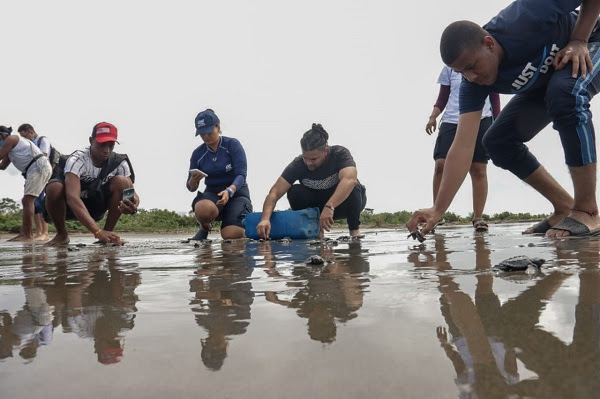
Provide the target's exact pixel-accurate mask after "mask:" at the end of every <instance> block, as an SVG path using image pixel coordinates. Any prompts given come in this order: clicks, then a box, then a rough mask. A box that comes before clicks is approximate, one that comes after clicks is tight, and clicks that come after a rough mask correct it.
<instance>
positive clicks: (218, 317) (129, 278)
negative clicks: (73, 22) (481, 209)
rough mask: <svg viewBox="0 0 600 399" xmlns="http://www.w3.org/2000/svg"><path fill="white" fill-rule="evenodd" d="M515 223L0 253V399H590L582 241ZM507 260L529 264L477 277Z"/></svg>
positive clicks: (590, 286) (590, 325)
mask: <svg viewBox="0 0 600 399" xmlns="http://www.w3.org/2000/svg"><path fill="white" fill-rule="evenodd" d="M527 226H528V225H527V224H506V225H492V226H491V227H490V232H489V233H475V232H473V229H472V228H471V227H469V226H448V227H441V228H438V229H437V234H436V235H434V236H428V238H427V240H426V241H425V242H424V243H423V244H422V245H419V243H418V242H416V241H413V240H412V239H411V240H409V239H407V238H406V235H407V233H406V232H405V231H404V230H393V229H381V230H376V229H371V230H365V231H364V233H365V237H364V238H363V239H362V240H361V241H344V240H338V241H337V245H334V244H332V243H330V244H317V245H314V244H311V243H310V242H309V241H306V240H296V241H292V242H289V243H286V242H278V241H270V242H256V241H251V240H238V241H233V242H224V241H222V240H220V239H218V240H217V239H216V240H214V241H212V242H211V243H202V244H199V245H197V246H196V245H194V242H193V241H192V242H189V243H186V242H183V241H184V240H183V239H184V238H186V237H188V236H189V235H187V236H182V235H167V236H155V235H147V236H146V235H124V236H125V239H126V240H127V241H128V243H127V244H126V245H125V246H123V247H107V246H101V245H97V244H93V238H92V237H89V236H79V237H78V236H75V237H73V239H72V242H71V244H70V245H69V247H68V248H62V249H55V248H45V247H43V246H42V245H40V244H35V245H34V244H15V243H10V242H7V241H6V240H2V241H0V386H1V387H2V388H1V390H2V394H1V397H2V398H11V399H14V398H31V397H45V398H55V397H56V398H83V397H85V398H104V397H113V398H121V397H131V398H164V397H172V398H302V399H306V398H345V399H347V398H365V397H372V398H463V397H470V398H505V397H511V398H520V397H531V398H592V397H597V395H598V392H600V272H599V270H600V269H599V264H600V255H599V252H600V251H599V250H600V240H599V239H597V238H594V239H582V238H573V239H562V240H549V239H545V238H543V237H540V236H523V235H521V233H520V232H521V231H522V230H523V229H524V228H526V227H527ZM329 236H330V237H331V238H334V239H335V238H336V237H337V234H330V235H329ZM312 255H320V256H322V257H323V258H324V259H325V260H326V261H327V263H326V264H325V265H322V266H319V265H316V266H314V265H306V264H305V260H306V259H307V258H309V257H310V256H312ZM516 255H527V256H529V257H541V258H544V259H545V260H546V263H545V264H544V266H543V267H542V269H541V271H540V272H539V273H533V274H528V273H527V272H512V273H504V272H497V271H494V270H493V269H492V266H493V265H495V264H497V263H499V262H500V261H502V260H504V259H507V258H510V257H512V256H516Z"/></svg>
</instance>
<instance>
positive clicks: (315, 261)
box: [304, 255, 325, 265]
mask: <svg viewBox="0 0 600 399" xmlns="http://www.w3.org/2000/svg"><path fill="white" fill-rule="evenodd" d="M304 263H306V264H307V265H324V264H325V259H323V258H322V257H320V256H319V255H313V256H311V257H310V258H308V259H306V261H305V262H304Z"/></svg>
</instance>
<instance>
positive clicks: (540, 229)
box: [521, 219, 552, 234]
mask: <svg viewBox="0 0 600 399" xmlns="http://www.w3.org/2000/svg"><path fill="white" fill-rule="evenodd" d="M531 228H532V230H531V233H526V232H523V233H521V234H545V233H546V232H547V231H548V230H550V229H551V228H552V226H550V221H548V219H544V220H542V221H541V222H539V223H536V224H534V225H533V226H531Z"/></svg>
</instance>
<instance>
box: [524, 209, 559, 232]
mask: <svg viewBox="0 0 600 399" xmlns="http://www.w3.org/2000/svg"><path fill="white" fill-rule="evenodd" d="M568 215H569V211H566V212H558V211H555V212H554V213H553V214H552V215H550V216H548V217H547V218H546V219H547V220H548V223H550V226H554V225H555V224H556V223H558V222H560V221H561V220H562V219H563V218H565V217H567V216H568ZM536 224H537V223H536ZM534 226H535V225H534ZM522 234H534V231H533V226H530V227H528V228H527V229H526V230H524V231H523V233H522ZM546 234H547V232H546Z"/></svg>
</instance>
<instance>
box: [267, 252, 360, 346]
mask: <svg viewBox="0 0 600 399" xmlns="http://www.w3.org/2000/svg"><path fill="white" fill-rule="evenodd" d="M272 245H273V244H272V243H270V242H265V243H262V244H261V245H260V249H259V250H260V252H261V253H262V254H263V255H264V256H265V258H266V259H269V261H267V264H266V267H268V268H269V271H268V273H269V276H271V277H280V276H281V275H280V274H279V273H278V271H277V269H276V264H275V262H273V261H272V258H273V255H272ZM297 248H298V249H299V250H300V251H301V252H302V250H305V253H306V255H305V256H306V257H308V256H310V252H309V251H308V250H307V249H306V247H303V246H297ZM367 252H368V251H367V250H364V251H363V250H362V248H361V243H360V242H358V241H357V242H350V243H348V248H347V249H339V250H337V251H335V255H337V256H338V257H337V258H336V257H335V256H334V251H333V249H332V248H331V247H329V246H328V245H326V244H323V245H321V246H320V255H321V256H322V257H323V258H325V259H327V260H329V263H328V264H327V265H325V266H322V267H314V266H306V265H301V266H295V267H294V269H293V272H292V276H293V277H292V278H291V279H289V281H287V282H286V285H287V286H288V287H289V288H291V289H292V290H293V292H294V294H293V295H292V297H291V298H290V299H282V298H281V295H280V294H279V293H277V292H273V291H267V292H265V297H266V299H267V301H269V302H272V303H275V304H278V305H283V306H287V307H288V308H291V309H296V313H297V314H298V316H299V317H302V318H306V319H307V328H308V335H309V336H310V338H311V339H313V340H315V341H320V342H322V343H331V342H333V341H335V337H336V332H337V326H336V322H337V323H345V322H347V321H349V320H352V319H354V318H356V317H357V313H356V311H357V310H358V309H360V307H361V306H362V304H363V295H364V290H365V287H366V285H367V283H368V281H369V280H368V278H367V277H365V276H364V274H365V273H367V272H368V271H369V262H368V261H367V254H366V253H367ZM301 257H302V256H301Z"/></svg>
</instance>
